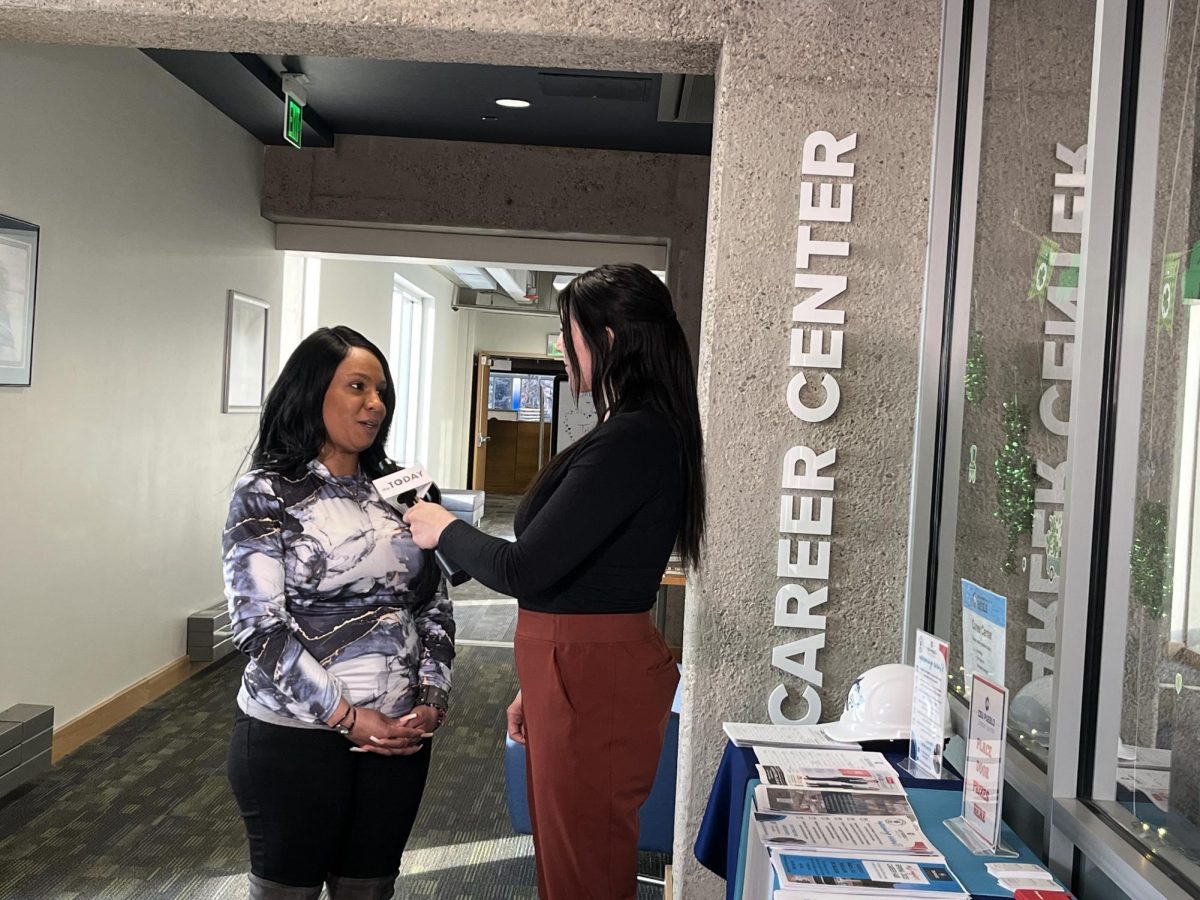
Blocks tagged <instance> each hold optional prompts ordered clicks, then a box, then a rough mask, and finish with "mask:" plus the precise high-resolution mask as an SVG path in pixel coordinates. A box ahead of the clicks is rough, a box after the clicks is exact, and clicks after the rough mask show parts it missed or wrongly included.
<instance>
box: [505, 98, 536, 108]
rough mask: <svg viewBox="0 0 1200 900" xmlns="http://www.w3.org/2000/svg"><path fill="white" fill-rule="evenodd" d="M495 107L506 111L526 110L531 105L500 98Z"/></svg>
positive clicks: (523, 101)
mask: <svg viewBox="0 0 1200 900" xmlns="http://www.w3.org/2000/svg"><path fill="white" fill-rule="evenodd" d="M496 105H497V106H503V107H505V108H507V109H528V108H529V107H530V106H531V105H532V104H530V102H529V101H528V100H518V99H516V98H515V97H501V98H500V99H499V100H497V101H496Z"/></svg>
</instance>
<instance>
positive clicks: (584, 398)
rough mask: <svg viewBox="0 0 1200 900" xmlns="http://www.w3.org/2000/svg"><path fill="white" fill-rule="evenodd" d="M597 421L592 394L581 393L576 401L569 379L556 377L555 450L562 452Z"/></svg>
mask: <svg viewBox="0 0 1200 900" xmlns="http://www.w3.org/2000/svg"><path fill="white" fill-rule="evenodd" d="M596 423H597V419H596V406H595V404H593V403H592V395H591V394H590V393H586V392H585V393H581V394H580V395H579V402H578V403H576V402H575V396H574V394H573V393H572V392H571V387H570V385H569V384H568V383H567V379H566V378H557V379H555V381H554V431H553V439H554V447H553V451H554V452H555V453H562V451H563V450H565V449H567V448H568V447H570V446H571V445H572V444H573V443H575V442H576V441H577V440H579V439H580V438H581V437H583V436H584V435H585V434H587V433H588V432H589V431H591V430H592V429H593V428H595V427H596Z"/></svg>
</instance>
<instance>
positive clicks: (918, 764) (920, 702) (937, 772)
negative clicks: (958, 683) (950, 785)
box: [900, 630, 950, 778]
mask: <svg viewBox="0 0 1200 900" xmlns="http://www.w3.org/2000/svg"><path fill="white" fill-rule="evenodd" d="M949 670H950V644H949V643H948V642H946V641H943V640H941V639H940V638H936V637H934V636H933V635H932V634H928V633H926V632H924V631H919V630H918V631H917V644H916V656H915V658H914V660H913V699H912V724H911V728H910V732H909V733H910V738H909V742H908V759H906V760H905V761H904V762H902V763H900V767H901V768H902V769H904V770H905V771H906V772H910V773H911V774H913V775H915V776H916V777H918V778H941V777H942V747H943V744H944V742H945V738H946V731H945V727H946V726H945V722H946V699H947V698H946V683H947V677H948V673H949Z"/></svg>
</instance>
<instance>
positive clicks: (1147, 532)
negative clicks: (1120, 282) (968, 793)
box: [1097, 2, 1200, 883]
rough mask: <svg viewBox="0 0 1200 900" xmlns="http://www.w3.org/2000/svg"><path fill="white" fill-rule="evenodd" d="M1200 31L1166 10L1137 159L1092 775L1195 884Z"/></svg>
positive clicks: (1199, 723)
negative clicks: (1131, 405)
mask: <svg viewBox="0 0 1200 900" xmlns="http://www.w3.org/2000/svg"><path fill="white" fill-rule="evenodd" d="M1198 29H1200V8H1198V6H1197V4H1196V3H1194V2H1191V3H1174V4H1171V13H1170V19H1169V22H1168V38H1167V41H1166V56H1165V61H1164V66H1163V83H1162V97H1161V105H1160V107H1159V109H1160V112H1161V116H1160V123H1159V130H1158V136H1157V160H1149V161H1147V160H1144V159H1138V160H1136V161H1135V165H1137V166H1139V167H1144V166H1145V165H1146V164H1147V162H1149V163H1151V164H1154V163H1156V168H1155V173H1156V174H1155V178H1156V180H1157V190H1156V192H1155V196H1154V215H1153V219H1152V221H1147V222H1144V223H1143V222H1139V221H1134V222H1132V223H1131V227H1132V228H1133V229H1138V228H1150V229H1152V234H1151V235H1150V239H1151V240H1150V245H1149V246H1150V250H1149V253H1150V256H1149V259H1150V264H1149V267H1148V268H1149V278H1148V281H1147V282H1146V283H1143V284H1135V285H1133V286H1132V288H1133V289H1132V291H1131V292H1127V293H1126V310H1127V315H1128V314H1130V313H1129V312H1128V311H1129V310H1130V309H1131V308H1132V309H1134V310H1137V311H1138V313H1139V315H1138V321H1136V322H1135V323H1134V325H1135V326H1136V329H1137V330H1136V332H1135V333H1136V334H1137V335H1138V346H1140V349H1141V351H1142V352H1140V353H1137V354H1136V356H1134V355H1129V356H1127V357H1126V359H1127V360H1132V359H1135V358H1140V370H1136V371H1129V370H1128V369H1125V370H1122V371H1121V373H1120V381H1119V385H1120V390H1121V391H1122V392H1125V391H1130V390H1132V391H1134V392H1136V393H1135V395H1134V396H1135V399H1136V400H1140V402H1139V403H1135V407H1136V408H1138V409H1139V410H1140V413H1139V418H1140V421H1139V427H1138V428H1137V429H1131V430H1129V431H1128V432H1127V433H1126V434H1124V435H1122V434H1120V433H1118V435H1117V438H1116V440H1117V442H1118V444H1120V442H1121V441H1122V440H1125V441H1130V442H1133V441H1136V445H1137V446H1136V450H1137V452H1136V458H1137V471H1136V472H1135V473H1122V472H1114V481H1119V480H1121V479H1125V481H1126V483H1128V479H1129V478H1130V477H1131V476H1133V484H1132V488H1131V489H1126V490H1125V491H1121V490H1120V488H1119V487H1114V492H1113V516H1114V520H1115V518H1116V517H1118V516H1119V517H1122V519H1123V520H1124V521H1131V522H1132V538H1131V540H1128V542H1127V543H1128V546H1129V551H1128V554H1129V570H1128V576H1129V577H1128V589H1127V591H1126V590H1125V588H1124V586H1123V585H1121V586H1119V587H1114V588H1110V591H1109V593H1108V595H1107V596H1106V603H1107V604H1110V605H1113V608H1117V609H1120V610H1126V609H1127V613H1125V623H1124V624H1125V634H1124V641H1123V644H1124V664H1123V677H1122V678H1121V688H1122V692H1123V696H1122V698H1121V701H1120V704H1119V706H1118V705H1117V704H1114V703H1108V704H1106V703H1105V698H1101V701H1100V702H1101V710H1100V715H1101V716H1103V715H1105V714H1106V712H1107V714H1108V715H1109V716H1114V715H1119V723H1117V728H1118V732H1119V741H1118V742H1117V745H1116V746H1115V747H1114V746H1100V747H1098V748H1097V760H1098V767H1097V771H1104V772H1105V773H1106V774H1105V778H1107V777H1108V775H1107V773H1109V772H1112V771H1114V770H1115V772H1116V786H1115V794H1114V793H1113V792H1111V789H1109V792H1108V795H1107V797H1106V798H1105V799H1103V800H1098V801H1097V803H1098V805H1099V806H1100V807H1101V808H1102V809H1104V811H1106V812H1108V813H1109V814H1110V815H1111V816H1112V818H1114V819H1115V820H1116V821H1117V822H1118V823H1119V824H1120V825H1121V826H1122V827H1124V828H1125V829H1127V830H1128V831H1129V832H1130V833H1131V834H1132V835H1133V836H1134V837H1136V838H1137V839H1138V840H1139V841H1141V842H1143V843H1145V844H1147V845H1148V846H1149V847H1150V848H1151V850H1152V851H1153V852H1154V853H1155V854H1156V855H1157V856H1158V857H1159V858H1160V859H1162V860H1164V861H1167V862H1169V863H1171V864H1172V865H1174V866H1175V867H1176V868H1177V869H1179V870H1180V871H1182V872H1183V873H1184V874H1185V875H1186V876H1187V877H1188V878H1190V879H1192V880H1193V883H1196V882H1197V881H1200V305H1197V304H1200V171H1198V170H1197V165H1198V164H1200V132H1198V130H1197V125H1198V124H1200V118H1198V110H1197V68H1198V66H1200V46H1198V44H1197V39H1196V35H1197V34H1198V33H1200V30H1198ZM1148 50H1149V52H1154V50H1153V48H1144V49H1143V52H1147V51H1148ZM1152 99H1153V101H1154V102H1155V103H1159V102H1160V101H1159V98H1158V97H1157V96H1155V97H1153V98H1152ZM1143 234H1144V232H1143ZM1131 298H1132V300H1131ZM1143 310H1144V319H1143V318H1142V315H1141V313H1142V311H1143ZM1130 333H1131V331H1130V330H1127V331H1126V335H1129V334H1130ZM1127 365H1129V363H1127ZM1114 530H1115V525H1114ZM1113 546H1114V548H1115V547H1116V543H1115V541H1114V544H1113ZM1120 550H1121V551H1123V550H1124V545H1122V547H1121V548H1120ZM1114 552H1117V551H1116V550H1114ZM1118 590H1119V591H1120V593H1119V594H1118V593H1117V591H1118ZM1117 604H1120V605H1119V606H1117ZM1118 710H1119V712H1118ZM1110 731H1111V729H1110ZM1114 755H1115V757H1116V758H1115V765H1113V762H1114V760H1113V757H1114ZM1101 761H1102V762H1103V763H1105V765H1104V766H1103V767H1101V765H1100V763H1101ZM1106 787H1107V786H1106V785H1097V792H1098V793H1104V792H1105V790H1106ZM1114 796H1115V799H1108V798H1109V797H1114Z"/></svg>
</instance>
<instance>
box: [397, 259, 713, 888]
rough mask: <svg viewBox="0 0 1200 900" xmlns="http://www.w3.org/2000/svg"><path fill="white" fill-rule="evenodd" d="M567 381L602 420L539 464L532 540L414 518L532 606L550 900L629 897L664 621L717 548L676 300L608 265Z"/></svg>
mask: <svg viewBox="0 0 1200 900" xmlns="http://www.w3.org/2000/svg"><path fill="white" fill-rule="evenodd" d="M559 314H560V317H561V319H562V325H563V337H562V343H563V350H564V357H565V361H566V367H567V376H568V378H569V380H570V383H571V387H572V389H573V390H574V391H575V393H576V394H577V395H578V394H579V393H581V392H585V391H590V392H591V393H592V397H593V400H594V402H595V406H596V411H597V414H598V419H599V424H598V425H597V426H596V427H595V428H594V429H593V430H592V431H591V432H589V433H588V434H587V435H586V436H584V437H583V438H582V439H580V440H579V441H578V442H576V443H575V444H573V445H572V446H571V447H569V448H567V449H566V450H565V451H563V452H562V453H560V454H558V455H557V456H556V457H555V458H554V459H553V460H551V461H550V463H549V464H548V465H547V466H546V468H545V469H543V470H542V472H541V474H540V475H539V476H538V478H537V480H536V481H535V482H534V484H533V486H532V487H531V488H530V489H529V492H528V493H527V494H526V496H525V499H524V501H523V502H522V504H521V506H520V508H519V509H518V510H517V514H516V519H515V522H514V525H515V532H516V535H517V540H516V541H515V542H509V541H506V540H503V539H500V538H495V537H491V536H489V535H486V534H483V533H482V532H480V531H478V530H476V529H474V528H472V527H471V526H470V525H468V524H467V523H465V522H462V521H460V520H458V519H456V518H454V516H453V515H451V514H450V513H449V512H447V511H446V510H444V509H443V508H442V507H440V506H438V505H436V504H433V503H420V504H418V505H417V506H416V507H414V508H413V509H412V510H410V512H409V513H408V515H407V516H406V517H405V520H406V521H407V522H408V524H409V525H410V527H411V528H412V535H413V539H414V540H415V541H416V543H417V545H418V546H420V547H424V548H433V547H440V548H441V550H442V551H443V552H444V553H445V554H446V555H447V556H448V557H449V558H451V559H453V560H454V561H455V563H457V564H458V565H459V566H461V567H462V568H464V569H465V570H466V571H467V572H468V573H470V574H471V575H472V576H474V578H475V579H477V580H478V581H480V582H481V583H483V584H485V585H487V586H488V587H491V588H493V589H495V590H497V591H501V592H503V593H507V594H510V595H512V596H515V597H516V598H517V602H518V604H519V606H520V612H519V616H518V620H517V634H516V641H515V650H516V662H517V673H518V677H519V679H520V684H521V690H520V692H519V693H518V694H517V697H516V699H515V700H514V701H513V703H512V705H511V706H510V707H509V709H508V728H509V734H510V735H512V737H513V739H514V740H517V741H520V742H521V743H524V744H525V746H526V751H527V760H528V769H527V777H528V786H529V807H530V814H531V818H532V821H533V835H534V845H535V848H536V853H537V872H538V892H539V895H540V897H541V898H542V900H583V898H596V900H628V898H633V897H634V896H635V892H636V884H637V838H638V810H639V809H640V808H641V805H642V803H643V802H644V801H645V799H646V797H647V796H648V795H649V793H650V789H651V786H652V785H653V782H654V776H655V772H656V770H657V767H658V759H659V755H660V753H661V751H662V742H663V735H664V732H665V729H666V723H667V717H668V715H669V713H670V708H671V700H672V698H673V696H674V693H675V687H676V684H677V683H678V680H679V676H678V673H677V671H676V667H675V663H674V660H673V659H672V657H671V655H670V653H669V652H668V650H667V647H666V645H665V643H664V642H663V639H662V636H661V635H660V634H659V633H658V631H657V630H656V629H655V627H654V624H653V622H652V621H651V619H650V616H649V610H650V608H651V607H652V606H653V605H654V601H655V598H656V597H657V593H658V587H659V583H660V581H661V578H662V573H663V571H664V570H665V568H666V565H667V562H668V560H669V558H670V555H671V551H672V548H673V547H675V546H676V545H678V546H679V547H680V549H681V551H682V555H683V560H684V563H685V564H686V565H689V566H694V565H695V564H696V561H697V558H698V556H699V553H700V548H701V544H702V542H703V537H704V524H705V506H704V457H703V446H702V439H701V434H700V413H699V407H698V404H697V399H696V380H695V374H694V370H693V368H692V361H691V355H690V353H689V351H688V347H687V342H686V339H685V338H684V335H683V329H682V328H681V327H680V325H679V322H678V320H677V319H676V316H675V309H674V306H673V305H672V302H671V295H670V293H669V292H668V290H667V288H666V286H665V285H663V283H662V282H661V281H660V280H659V279H658V278H657V277H656V276H655V275H654V274H652V273H651V272H650V271H649V270H648V269H646V268H644V267H642V266H638V265H609V266H602V267H600V268H598V269H594V270H592V271H590V272H587V273H585V274H583V275H580V276H579V277H577V278H576V279H575V280H574V281H572V282H571V283H570V284H569V285H567V287H565V288H564V289H563V291H562V292H561V293H560V294H559Z"/></svg>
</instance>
